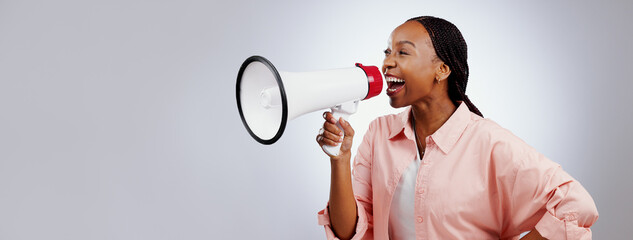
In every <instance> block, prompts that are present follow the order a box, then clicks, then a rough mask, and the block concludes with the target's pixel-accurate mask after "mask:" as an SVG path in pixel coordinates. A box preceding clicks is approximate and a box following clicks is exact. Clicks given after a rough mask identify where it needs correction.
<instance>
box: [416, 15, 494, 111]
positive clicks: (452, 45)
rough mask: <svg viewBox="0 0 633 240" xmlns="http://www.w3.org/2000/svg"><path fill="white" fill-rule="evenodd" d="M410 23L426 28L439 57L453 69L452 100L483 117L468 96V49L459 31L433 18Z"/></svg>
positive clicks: (447, 22) (451, 79) (449, 92)
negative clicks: (416, 23)
mask: <svg viewBox="0 0 633 240" xmlns="http://www.w3.org/2000/svg"><path fill="white" fill-rule="evenodd" d="M408 21H417V22H419V23H420V24H422V26H424V28H426V31H427V32H428V33H429V36H430V37H431V42H432V43H433V48H435V53H436V54H437V57H438V58H439V59H440V60H442V61H443V62H444V64H446V65H448V67H449V68H450V69H451V74H450V75H449V76H448V84H449V85H448V96H449V97H450V98H451V100H452V101H453V102H456V101H463V102H464V103H466V106H468V109H470V111H471V112H473V113H475V114H477V115H479V116H482V117H483V114H482V113H481V112H480V111H479V109H478V108H477V107H475V105H474V104H473V103H472V102H471V101H470V99H468V96H466V85H467V84H468V62H467V59H468V51H467V50H468V47H467V46H466V41H465V40H464V37H463V36H462V33H461V32H460V31H459V29H457V27H456V26H455V25H453V24H452V23H450V22H449V21H446V20H444V19H441V18H437V17H431V16H422V17H416V18H411V19H409V20H407V22H408Z"/></svg>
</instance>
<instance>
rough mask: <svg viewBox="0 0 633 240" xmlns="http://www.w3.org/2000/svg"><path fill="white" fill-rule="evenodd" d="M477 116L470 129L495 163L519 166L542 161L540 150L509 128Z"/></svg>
mask: <svg viewBox="0 0 633 240" xmlns="http://www.w3.org/2000/svg"><path fill="white" fill-rule="evenodd" d="M477 117H478V119H474V120H473V121H472V122H471V124H470V125H469V128H470V131H472V133H473V138H475V139H476V141H478V142H479V144H481V146H482V147H483V148H485V149H486V151H487V152H488V153H489V154H490V155H489V156H490V160H491V161H493V162H494V163H495V164H511V165H513V166H514V167H518V168H521V167H525V166H529V165H532V164H535V163H542V160H543V159H545V157H544V156H543V155H542V154H541V153H540V152H538V151H537V150H536V149H534V148H533V147H532V146H530V145H529V144H527V143H526V142H525V141H523V140H522V139H521V138H519V137H518V136H516V135H515V134H514V133H512V132H511V131H510V130H508V129H506V128H504V127H502V126H501V125H499V124H498V123H496V122H495V121H493V120H491V119H486V118H481V117H479V116H477Z"/></svg>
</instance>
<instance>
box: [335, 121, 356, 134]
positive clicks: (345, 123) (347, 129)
mask: <svg viewBox="0 0 633 240" xmlns="http://www.w3.org/2000/svg"><path fill="white" fill-rule="evenodd" d="M339 123H340V124H341V127H342V128H343V130H344V131H345V137H354V128H352V125H350V124H349V122H348V121H345V119H343V118H341V119H340V122H339Z"/></svg>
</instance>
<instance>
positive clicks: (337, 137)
mask: <svg viewBox="0 0 633 240" xmlns="http://www.w3.org/2000/svg"><path fill="white" fill-rule="evenodd" d="M322 136H323V138H325V139H329V140H331V141H334V142H342V141H343V136H341V135H340V134H335V133H333V132H328V131H325V132H323V134H322Z"/></svg>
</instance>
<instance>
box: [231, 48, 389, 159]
mask: <svg viewBox="0 0 633 240" xmlns="http://www.w3.org/2000/svg"><path fill="white" fill-rule="evenodd" d="M382 82H383V77H382V74H381V73H380V70H379V69H378V68H377V67H375V66H363V65H362V64H360V63H357V64H356V66H355V67H350V68H342V69H332V70H324V71H315V72H279V71H277V69H276V68H275V66H274V65H273V64H272V63H271V62H270V61H268V60H267V59H266V58H264V57H261V56H252V57H249V58H248V59H246V61H244V63H242V66H241V67H240V70H239V72H238V75H237V84H236V98H237V107H238V110H239V112H240V117H241V118H242V123H244V126H245V127H246V130H247V131H248V133H249V134H250V135H251V136H252V137H253V138H254V139H255V140H256V141H257V142H259V143H262V144H273V143H275V142H276V141H277V140H279V138H280V137H281V135H282V134H283V132H284V129H285V128H286V124H287V123H288V121H289V120H292V119H295V118H296V117H298V116H300V115H302V114H305V113H309V112H313V111H316V110H321V109H326V108H331V110H332V114H333V115H334V117H335V119H337V120H338V119H339V118H340V117H343V119H345V120H347V119H348V118H349V116H350V115H351V114H353V113H355V112H356V110H357V107H358V103H359V101H361V100H365V99H369V98H371V97H374V96H376V95H378V94H380V92H381V91H382V85H383V83H382ZM337 126H338V127H339V128H340V129H341V130H343V128H342V127H341V126H340V124H338V123H337ZM340 147H341V146H340V144H339V145H337V146H327V145H324V147H323V149H324V150H325V151H326V152H327V153H328V154H330V155H333V156H336V155H338V154H339V150H340Z"/></svg>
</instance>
